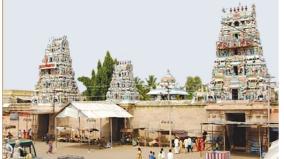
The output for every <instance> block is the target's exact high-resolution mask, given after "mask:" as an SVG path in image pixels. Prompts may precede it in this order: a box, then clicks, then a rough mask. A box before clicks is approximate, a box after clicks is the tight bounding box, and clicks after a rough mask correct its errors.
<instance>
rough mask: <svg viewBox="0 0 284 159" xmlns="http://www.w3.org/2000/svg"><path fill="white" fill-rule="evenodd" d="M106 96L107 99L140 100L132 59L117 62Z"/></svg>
mask: <svg viewBox="0 0 284 159" xmlns="http://www.w3.org/2000/svg"><path fill="white" fill-rule="evenodd" d="M106 96H107V100H110V101H115V102H120V101H135V100H138V97H139V94H138V92H137V89H136V86H135V82H134V77H133V66H132V64H131V61H119V62H118V63H117V64H116V66H115V68H114V72H113V74H112V80H111V83H110V87H109V89H108V92H107V95H106Z"/></svg>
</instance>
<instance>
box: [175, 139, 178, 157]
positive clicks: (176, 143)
mask: <svg viewBox="0 0 284 159" xmlns="http://www.w3.org/2000/svg"><path fill="white" fill-rule="evenodd" d="M178 143H179V141H178V138H175V140H174V144H175V153H176V154H177V153H179V147H178Z"/></svg>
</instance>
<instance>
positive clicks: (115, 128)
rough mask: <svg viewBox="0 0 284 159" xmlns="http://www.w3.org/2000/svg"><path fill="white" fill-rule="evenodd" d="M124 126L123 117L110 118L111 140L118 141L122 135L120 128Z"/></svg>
mask: <svg viewBox="0 0 284 159" xmlns="http://www.w3.org/2000/svg"><path fill="white" fill-rule="evenodd" d="M123 128H124V118H112V140H113V141H119V140H120V139H121V136H122V132H121V131H120V130H121V129H123Z"/></svg>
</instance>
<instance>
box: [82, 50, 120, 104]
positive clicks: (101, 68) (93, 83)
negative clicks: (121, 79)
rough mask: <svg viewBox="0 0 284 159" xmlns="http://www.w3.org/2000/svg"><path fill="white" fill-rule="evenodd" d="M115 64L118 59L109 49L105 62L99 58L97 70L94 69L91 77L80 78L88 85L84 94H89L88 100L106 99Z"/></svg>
mask: <svg viewBox="0 0 284 159" xmlns="http://www.w3.org/2000/svg"><path fill="white" fill-rule="evenodd" d="M115 64H116V60H113V59H112V57H111V55H110V53H109V51H107V52H106V55H105V58H104V61H103V64H102V63H101V61H100V60H98V63H97V71H95V70H92V74H91V77H86V76H82V77H79V78H78V80H79V81H80V82H82V83H83V84H84V86H85V87H86V90H85V91H84V92H83V96H87V100H105V99H106V98H105V97H106V93H107V91H108V88H109V86H110V82H111V78H112V73H113V70H114V65H115ZM96 72H97V73H96Z"/></svg>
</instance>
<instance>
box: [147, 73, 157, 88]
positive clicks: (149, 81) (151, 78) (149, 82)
mask: <svg viewBox="0 0 284 159" xmlns="http://www.w3.org/2000/svg"><path fill="white" fill-rule="evenodd" d="M156 81H157V78H156V77H155V76H154V75H149V76H148V79H146V82H147V87H148V88H149V89H156V87H157V82H156Z"/></svg>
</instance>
